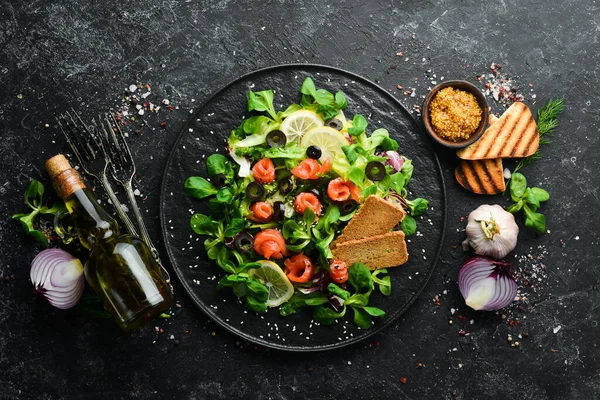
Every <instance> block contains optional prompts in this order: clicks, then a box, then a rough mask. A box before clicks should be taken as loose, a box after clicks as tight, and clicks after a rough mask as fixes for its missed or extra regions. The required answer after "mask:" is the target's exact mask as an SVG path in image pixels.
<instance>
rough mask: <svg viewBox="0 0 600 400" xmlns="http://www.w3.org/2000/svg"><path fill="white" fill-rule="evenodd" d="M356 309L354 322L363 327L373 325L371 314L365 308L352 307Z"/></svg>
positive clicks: (367, 327) (366, 327)
mask: <svg viewBox="0 0 600 400" xmlns="http://www.w3.org/2000/svg"><path fill="white" fill-rule="evenodd" d="M352 309H353V310H354V323H355V324H356V326H358V327H359V328H361V329H369V328H370V327H371V325H372V323H373V322H372V320H371V316H370V315H369V313H368V312H366V311H365V310H364V309H362V308H359V307H352Z"/></svg>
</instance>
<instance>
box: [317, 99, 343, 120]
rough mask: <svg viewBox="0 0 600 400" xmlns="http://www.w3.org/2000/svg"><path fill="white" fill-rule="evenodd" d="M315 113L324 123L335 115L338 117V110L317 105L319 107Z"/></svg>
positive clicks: (324, 105) (328, 106)
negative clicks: (319, 115)
mask: <svg viewBox="0 0 600 400" xmlns="http://www.w3.org/2000/svg"><path fill="white" fill-rule="evenodd" d="M330 94H331V93H330ZM317 112H318V113H319V114H321V116H322V117H323V119H324V120H325V121H327V120H328V119H330V118H333V117H335V116H336V115H338V114H339V109H338V108H336V107H334V106H330V105H326V104H322V105H319V107H317Z"/></svg>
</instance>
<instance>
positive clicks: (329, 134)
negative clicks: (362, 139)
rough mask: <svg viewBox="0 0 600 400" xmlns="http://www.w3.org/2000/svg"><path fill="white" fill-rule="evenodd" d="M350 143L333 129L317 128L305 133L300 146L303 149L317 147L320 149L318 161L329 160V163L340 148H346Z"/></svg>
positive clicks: (326, 127) (340, 150)
mask: <svg viewBox="0 0 600 400" xmlns="http://www.w3.org/2000/svg"><path fill="white" fill-rule="evenodd" d="M349 144H350V143H349V142H348V140H347V139H346V138H345V137H344V135H343V134H342V133H341V132H340V131H337V130H335V129H333V128H330V127H328V126H319V127H316V128H313V129H311V130H310V131H308V132H306V134H305V135H304V137H302V141H301V142H300V145H301V146H302V147H304V148H308V147H310V146H317V147H318V148H320V149H321V157H320V158H319V160H321V161H324V160H325V159H326V158H329V159H330V160H331V161H333V159H334V155H335V154H336V153H340V152H342V146H347V145H349Z"/></svg>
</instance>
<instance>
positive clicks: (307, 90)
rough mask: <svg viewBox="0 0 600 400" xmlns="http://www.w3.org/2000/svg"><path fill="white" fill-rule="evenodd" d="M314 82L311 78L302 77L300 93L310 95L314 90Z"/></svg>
mask: <svg viewBox="0 0 600 400" xmlns="http://www.w3.org/2000/svg"><path fill="white" fill-rule="evenodd" d="M316 90H317V89H316V87H315V82H313V80H312V79H311V78H306V79H304V82H302V86H300V93H302V94H308V95H311V96H312V94H313V93H314V92H315V91H316Z"/></svg>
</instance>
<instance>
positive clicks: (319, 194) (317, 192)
mask: <svg viewBox="0 0 600 400" xmlns="http://www.w3.org/2000/svg"><path fill="white" fill-rule="evenodd" d="M308 192H309V193H312V194H314V195H315V196H317V198H318V199H319V200H322V198H321V191H320V190H319V189H318V188H316V187H314V188H311V189H310V190H309V191H308Z"/></svg>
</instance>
